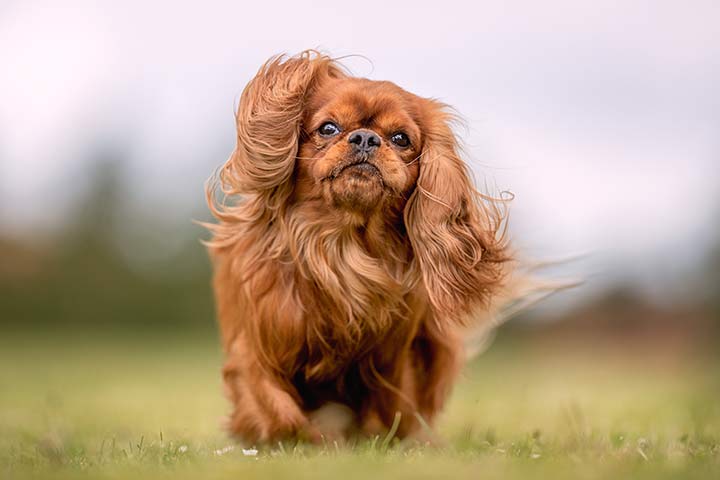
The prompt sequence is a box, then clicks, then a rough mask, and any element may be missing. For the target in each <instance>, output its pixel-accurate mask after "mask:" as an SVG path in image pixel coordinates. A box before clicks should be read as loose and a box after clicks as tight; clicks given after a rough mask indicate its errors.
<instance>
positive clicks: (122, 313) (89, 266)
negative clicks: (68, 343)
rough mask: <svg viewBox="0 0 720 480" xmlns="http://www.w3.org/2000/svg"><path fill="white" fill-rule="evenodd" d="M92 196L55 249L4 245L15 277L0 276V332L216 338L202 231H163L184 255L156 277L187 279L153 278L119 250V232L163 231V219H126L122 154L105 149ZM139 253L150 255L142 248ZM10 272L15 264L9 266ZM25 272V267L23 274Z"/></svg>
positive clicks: (6, 272) (0, 252) (0, 248)
mask: <svg viewBox="0 0 720 480" xmlns="http://www.w3.org/2000/svg"><path fill="white" fill-rule="evenodd" d="M93 160H94V161H92V162H89V163H90V164H91V165H96V167H95V168H94V170H93V171H92V172H91V174H90V177H89V178H90V181H89V188H88V190H87V193H86V195H85V196H84V198H82V200H81V201H80V202H79V203H78V206H77V207H76V209H75V213H74V214H73V215H72V219H73V220H72V221H71V222H69V223H68V224H67V225H66V227H65V231H64V232H60V234H58V238H57V239H56V241H54V242H53V243H54V248H51V249H48V250H46V251H37V250H32V249H30V248H29V247H26V246H25V245H24V242H23V241H22V240H17V239H16V240H12V239H3V241H2V242H0V263H6V262H3V261H2V260H3V257H7V258H8V259H9V258H14V259H15V261H14V262H12V264H13V265H15V266H14V267H13V268H12V269H9V268H5V269H0V327H2V328H3V329H40V330H42V331H50V330H74V329H81V330H83V331H87V330H88V329H90V330H92V329H97V330H103V331H113V332H126V333H128V334H136V333H137V332H139V331H143V332H147V331H149V330H163V331H167V330H168V329H171V330H172V331H173V332H175V333H182V332H183V331H193V332H195V333H197V332H198V330H201V331H205V332H214V322H213V310H212V299H211V295H210V288H209V265H208V263H209V262H208V260H207V258H206V253H205V249H204V248H203V247H202V246H201V245H200V243H199V242H198V241H197V237H198V235H199V232H200V230H199V229H197V228H193V227H192V224H191V223H190V221H189V219H188V222H187V227H184V228H183V229H180V230H177V229H173V228H174V227H173V226H165V227H164V229H165V230H167V231H169V232H170V234H171V235H173V236H175V238H183V239H184V241H183V244H182V246H181V248H179V249H176V251H175V253H174V254H173V255H171V256H169V257H167V258H165V259H164V262H163V263H162V264H157V265H153V268H155V269H160V270H162V269H173V270H177V269H178V266H181V267H182V268H181V271H182V275H170V274H169V275H149V274H147V271H145V273H143V270H142V269H137V268H133V267H132V265H131V264H130V263H129V262H128V261H127V259H126V258H125V257H124V256H123V255H122V254H121V252H120V251H119V249H118V241H117V240H118V237H119V232H122V231H123V230H124V229H127V228H129V227H130V225H132V226H133V228H138V229H148V230H151V229H154V228H158V225H157V222H158V221H159V220H158V219H152V221H151V222H148V221H147V220H146V217H144V216H143V215H142V212H129V213H128V212H124V211H123V209H125V208H127V203H128V202H125V201H123V199H124V198H126V196H127V195H129V193H128V192H129V190H128V188H126V182H127V179H126V176H125V175H124V172H123V168H122V166H123V164H124V162H125V161H126V158H125V156H124V155H122V153H121V152H120V151H118V150H114V149H100V150H98V151H97V152H96V154H95V158H94V159H93ZM134 248H138V249H143V248H149V247H147V246H146V245H144V244H142V243H141V244H139V245H135V246H134ZM7 263H8V264H10V262H7ZM24 266H27V268H25V267H24Z"/></svg>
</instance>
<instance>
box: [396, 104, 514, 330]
mask: <svg viewBox="0 0 720 480" xmlns="http://www.w3.org/2000/svg"><path fill="white" fill-rule="evenodd" d="M421 103H422V110H423V111H424V112H425V113H424V115H423V117H424V121H423V122H422V125H421V126H422V130H423V135H424V137H423V138H424V140H423V149H422V154H421V156H420V160H419V163H420V172H419V176H418V180H417V185H416V187H415V191H414V192H413V194H412V196H411V198H410V199H409V201H408V204H407V206H406V209H405V222H406V226H407V229H408V235H409V238H410V241H411V244H412V248H413V252H414V256H415V261H416V262H417V264H418V267H419V270H420V273H421V275H422V279H423V283H424V285H425V288H426V290H427V294H428V297H429V300H430V303H431V305H432V308H433V310H434V312H435V313H436V318H437V319H438V320H439V321H440V320H445V319H447V320H449V321H453V322H457V323H464V322H465V321H466V320H467V318H468V314H469V313H471V312H472V310H473V309H474V308H475V307H477V306H480V305H483V304H486V302H487V301H488V300H489V299H490V296H491V295H492V294H493V293H495V291H497V290H498V288H499V287H500V286H501V284H502V280H503V270H504V266H505V265H504V263H505V262H506V261H507V260H508V254H507V248H506V245H505V241H504V239H503V238H502V237H503V236H502V235H498V230H499V229H500V226H501V223H502V220H503V217H502V214H501V209H499V208H498V206H497V205H496V202H495V201H493V200H492V199H489V198H488V197H486V196H483V195H482V194H480V193H479V192H478V191H477V190H476V189H475V188H474V186H473V183H472V181H471V178H470V175H469V172H468V169H467V166H466V165H465V163H464V162H463V160H462V159H461V158H460V156H459V154H458V145H457V141H456V138H455V135H454V133H453V131H452V129H451V127H450V123H451V121H452V116H451V115H450V114H449V113H448V112H447V110H446V107H445V106H444V105H443V104H441V103H439V102H436V101H434V100H423V101H422V102H421Z"/></svg>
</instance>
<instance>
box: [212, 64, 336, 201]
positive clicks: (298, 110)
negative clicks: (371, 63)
mask: <svg viewBox="0 0 720 480" xmlns="http://www.w3.org/2000/svg"><path fill="white" fill-rule="evenodd" d="M343 75H344V73H343V72H342V71H341V69H340V67H339V66H338V65H337V64H336V63H335V62H334V61H333V60H332V59H331V58H330V57H327V56H325V55H322V54H320V53H318V52H316V51H313V50H308V51H305V52H302V53H300V54H299V55H296V56H294V57H289V58H288V57H285V56H276V57H273V58H271V59H270V60H269V61H268V62H267V63H265V65H263V66H262V67H261V68H260V70H259V71H258V73H257V75H256V76H255V78H253V79H252V81H250V83H249V84H248V85H247V86H246V87H245V90H243V93H242V96H241V97H240V103H239V105H238V110H237V114H236V120H237V147H236V148H235V151H234V152H233V154H232V155H231V157H230V159H229V160H228V161H227V163H226V164H225V166H224V167H223V169H222V171H221V172H220V183H221V185H222V187H223V191H224V193H225V194H226V195H238V194H255V195H260V196H263V197H264V198H263V202H262V203H264V204H265V206H266V207H267V208H269V209H271V210H274V209H275V208H276V207H278V206H279V205H282V204H283V203H284V201H285V199H286V198H287V195H288V193H289V191H290V187H289V185H288V180H289V179H290V177H291V176H292V174H293V169H294V165H295V157H296V155H297V151H298V144H299V140H300V129H301V121H302V116H303V111H304V109H305V106H306V101H307V98H308V96H309V94H310V93H311V92H312V90H313V88H315V87H316V86H317V85H318V84H319V83H321V82H322V81H323V79H326V78H328V77H340V76H343Z"/></svg>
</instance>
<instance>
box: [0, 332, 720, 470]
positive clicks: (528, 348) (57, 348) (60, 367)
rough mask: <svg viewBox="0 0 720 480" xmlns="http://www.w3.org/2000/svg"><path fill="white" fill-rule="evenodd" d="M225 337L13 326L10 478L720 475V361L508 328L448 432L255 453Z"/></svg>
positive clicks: (3, 391)
mask: <svg viewBox="0 0 720 480" xmlns="http://www.w3.org/2000/svg"><path fill="white" fill-rule="evenodd" d="M220 362H221V357H220V354H219V352H218V349H217V346H216V343H215V341H214V339H195V340H191V339H177V340H168V339H154V340H153V339H128V338H116V339H108V338H106V339H104V340H103V339H98V338H95V339H93V340H92V341H83V340H82V339H78V338H75V339H73V340H72V341H70V340H66V339H62V338H56V339H50V338H43V339H40V340H37V339H35V338H31V337H23V336H17V335H15V336H5V337H0V478H41V477H45V476H53V477H55V478H58V477H59V478H77V477H80V478H93V479H94V478H133V479H143V478H173V479H175V478H273V479H276V478H277V479H282V478H292V479H301V478H312V479H323V478H333V479H335V478H342V479H343V480H351V479H355V478H372V477H387V478H408V479H410V478H412V479H417V478H459V479H461V478H509V479H514V478H518V479H519V478H522V479H525V478H529V477H536V478H550V477H552V478H588V479H592V478H618V477H628V478H677V477H682V478H720V375H719V373H720V369H719V368H718V366H719V365H720V363H718V362H716V361H714V360H711V359H710V358H709V357H708V356H706V355H700V354H692V353H690V352H685V353H682V352H680V353H677V352H675V353H673V352H667V351H652V350H648V351H645V352H643V351H637V350H633V351H628V350H623V349H617V348H614V347H612V346H606V347H603V346H602V345H598V344H595V345H592V346H590V345H587V344H584V345H579V346H572V345H564V344H555V345H552V344H547V343H542V342H528V341H524V342H519V341H515V342H512V341H500V342H498V343H496V344H495V345H493V346H492V347H491V349H490V351H489V352H487V353H486V354H484V355H483V356H481V357H480V358H479V359H478V360H477V361H475V362H474V363H473V364H472V365H471V366H470V367H469V368H468V369H467V370H466V372H465V374H464V377H463V379H462V381H461V382H460V383H459V385H458V388H457V389H456V391H455V393H454V395H453V397H452V400H451V401H450V403H449V405H448V407H447V410H446V413H445V415H444V416H443V417H442V418H441V420H440V422H439V424H438V426H437V432H438V434H439V435H440V436H441V437H442V438H444V439H445V441H446V445H445V446H443V447H441V448H438V449H433V448H427V447H422V446H417V445H406V444H401V443H399V442H397V441H396V440H395V439H393V438H392V437H390V436H386V437H383V438H378V439H374V440H371V441H366V442H362V443H359V444H357V445H355V446H352V447H338V446H336V445H326V446H324V447H319V448H317V447H310V446H307V445H291V444H284V445H283V444H279V445H277V446H275V447H274V448H266V449H261V450H260V451H258V452H257V455H254V456H253V455H246V454H244V452H243V449H242V448H240V446H235V445H234V444H233V442H232V441H231V440H229V439H228V438H227V437H226V436H225V435H224V433H223V432H222V431H221V429H220V423H221V418H222V414H223V413H225V412H226V411H227V405H226V403H225V401H224V399H223V397H222V395H221V388H220V382H219V380H220V375H219V367H220Z"/></svg>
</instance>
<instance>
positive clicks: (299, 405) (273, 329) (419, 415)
mask: <svg viewBox="0 0 720 480" xmlns="http://www.w3.org/2000/svg"><path fill="white" fill-rule="evenodd" d="M455 120H456V118H455V116H454V115H453V113H452V112H451V110H450V109H449V107H448V106H446V105H445V104H443V103H441V102H439V101H436V100H433V99H428V98H422V97H419V96H417V95H414V94H412V93H409V92H407V91H405V90H403V89H402V88H400V87H398V86H397V85H395V84H393V83H391V82H387V81H373V80H368V79H364V78H357V77H353V76H351V75H350V74H349V73H348V72H347V71H346V70H345V69H344V68H343V67H342V66H341V65H340V64H339V63H338V61H336V60H334V59H332V58H330V57H328V56H327V55H324V54H321V53H319V52H315V51H305V52H302V53H301V54H299V55H296V56H293V57H286V56H278V57H273V58H271V59H270V60H269V61H268V62H267V63H265V64H264V65H263V66H262V67H261V68H260V70H259V71H258V73H257V75H256V76H255V77H254V78H253V79H252V80H251V81H250V83H249V84H248V85H247V86H246V88H245V89H244V91H243V93H242V95H241V98H240V101H239V105H238V109H237V113H236V124H237V146H236V148H235V150H234V152H233V153H232V155H231V156H230V158H229V160H228V161H227V162H226V163H225V165H224V166H223V167H222V169H221V170H220V171H219V172H218V174H217V175H216V176H215V178H214V180H213V181H211V182H210V183H209V185H208V203H209V205H210V209H211V210H212V213H213V215H214V216H215V217H216V219H217V223H214V224H212V225H210V227H209V228H210V229H211V231H212V238H211V239H210V240H209V241H208V242H207V243H208V247H209V250H210V255H211V258H212V261H213V265H214V280H213V285H214V291H215V297H216V306H217V314H218V317H219V326H220V332H221V339H222V344H223V349H224V352H225V357H226V360H225V363H224V367H223V370H222V373H223V380H224V387H225V390H226V393H227V396H228V398H229V400H230V401H231V403H232V413H231V415H230V416H229V419H228V428H229V430H230V432H231V433H232V434H233V435H235V436H236V437H238V438H239V439H241V440H242V441H244V442H247V443H249V444H263V443H269V442H276V441H281V440H289V439H304V440H307V441H310V442H321V441H323V439H327V438H329V437H332V438H338V437H339V438H345V437H347V436H353V435H369V436H373V435H378V434H382V433H384V432H387V431H388V430H390V429H391V428H392V429H393V430H394V431H395V433H396V435H397V436H398V437H399V438H406V437H410V438H413V436H416V437H421V436H422V432H423V430H424V429H425V428H426V427H429V428H431V426H432V425H433V422H434V420H435V418H436V417H437V415H438V413H439V412H440V411H441V409H442V407H443V405H444V403H445V401H446V399H447V397H448V394H449V392H450V390H451V387H452V385H453V383H454V381H455V380H456V377H457V374H458V372H459V369H460V367H461V365H462V364H463V362H464V359H465V356H464V349H463V328H464V327H467V326H468V325H469V324H471V323H472V322H473V321H475V319H476V318H477V316H478V312H483V311H486V310H487V309H489V308H491V304H492V300H493V298H494V297H495V296H496V295H498V292H500V291H501V290H502V288H503V285H504V283H505V279H506V277H507V274H508V265H510V263H511V254H510V253H509V248H508V242H507V240H506V239H505V235H504V234H503V231H504V229H503V224H504V215H503V213H502V208H500V206H499V202H497V201H494V200H493V199H492V198H490V197H488V196H485V195H483V194H481V193H480V192H478V191H477V190H476V189H475V187H474V186H473V182H472V180H471V176H470V174H469V171H468V167H467V165H466V164H465V162H464V161H463V160H462V158H461V156H460V151H459V147H458V140H457V138H456V136H455V134H454V133H453V130H452V126H453V124H454V122H455ZM218 191H221V192H222V197H223V198H222V200H220V199H219V198H218V195H217V192H218ZM327 405H331V406H334V407H333V408H340V409H342V411H343V412H346V413H347V416H348V418H349V421H348V422H346V423H347V425H343V426H342V427H341V428H339V429H335V430H337V431H334V432H330V431H329V430H332V429H326V428H324V427H323V425H322V424H323V422H321V421H316V418H319V416H316V415H315V413H317V412H321V411H322V407H324V406H327ZM325 423H327V422H325Z"/></svg>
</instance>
